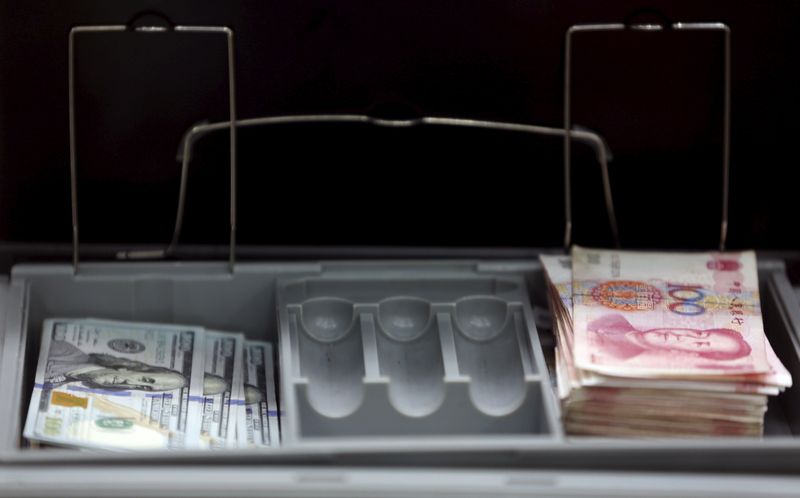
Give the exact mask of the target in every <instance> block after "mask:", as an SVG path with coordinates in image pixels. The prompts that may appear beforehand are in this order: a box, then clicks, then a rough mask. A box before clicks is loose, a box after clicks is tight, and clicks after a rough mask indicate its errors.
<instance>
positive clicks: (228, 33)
mask: <svg viewBox="0 0 800 498" xmlns="http://www.w3.org/2000/svg"><path fill="white" fill-rule="evenodd" d="M128 30H130V31H132V32H135V33H143V34H154V33H156V34H157V33H165V32H169V31H174V32H183V33H212V34H213V33H218V34H224V35H225V37H226V40H227V48H228V50H227V57H228V106H229V121H228V123H229V128H230V244H229V249H228V253H229V254H228V269H229V271H230V272H231V273H232V272H233V271H234V269H235V264H236V161H237V157H236V150H237V147H236V144H237V142H236V124H237V121H236V76H235V72H236V66H235V50H234V40H233V38H234V36H233V30H231V29H230V28H228V27H226V26H175V27H173V28H167V27H163V26H136V27H134V26H128V25H107V26H103V25H99V26H75V27H73V28H72V29H71V30H70V32H69V54H68V57H69V76H68V77H69V134H70V137H69V138H70V142H69V146H70V187H71V195H72V245H73V250H72V253H73V254H72V265H73V271H74V273H75V274H77V273H78V271H79V268H80V248H79V238H78V234H79V229H78V226H79V224H78V187H77V177H78V175H77V144H76V125H75V112H76V108H75V35H76V34H78V33H108V32H122V31H128ZM185 173H186V172H185V171H182V172H181V192H180V195H179V201H178V204H179V205H178V217H177V222H176V223H178V224H177V226H176V233H177V232H178V231H179V230H180V224H179V223H180V220H182V218H183V204H184V200H185V184H186V178H185ZM174 242H175V236H173V243H174ZM173 243H170V246H169V247H168V248H167V251H164V250H146V251H124V252H120V253H118V254H117V257H118V258H120V259H150V258H154V257H164V256H165V254H166V253H167V252H168V251H169V250H170V248H172V246H173Z"/></svg>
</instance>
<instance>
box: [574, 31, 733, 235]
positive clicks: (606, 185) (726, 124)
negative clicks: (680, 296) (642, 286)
mask: <svg viewBox="0 0 800 498" xmlns="http://www.w3.org/2000/svg"><path fill="white" fill-rule="evenodd" d="M668 28H671V29H673V30H680V31H722V32H723V33H724V35H725V54H724V58H725V61H724V83H723V85H724V89H723V92H724V96H723V98H724V104H723V106H724V110H723V117H722V119H723V140H722V142H723V143H722V216H721V218H722V219H721V222H720V239H719V248H720V250H724V249H725V242H726V240H727V236H728V206H729V197H730V121H731V69H730V66H731V62H730V59H731V36H730V35H731V31H730V28H729V27H728V26H727V25H726V24H724V23H721V22H700V23H682V22H676V23H672V24H666V25H662V24H623V23H613V24H578V25H574V26H570V28H569V29H567V33H566V40H565V55H564V194H565V195H564V198H565V201H564V202H565V203H566V205H565V206H564V211H565V213H567V227H566V234H565V236H564V247H565V249H569V245H570V242H571V235H572V233H571V231H572V225H571V223H572V206H571V195H570V190H571V181H570V179H571V169H572V157H571V150H570V149H571V137H572V136H574V134H575V131H574V130H573V131H571V132H570V131H569V130H570V129H571V127H572V102H571V100H572V97H571V87H572V81H571V77H572V75H571V70H572V69H571V68H572V37H573V35H574V34H575V33H580V32H609V31H624V30H636V31H645V32H661V31H664V30H665V29H668ZM603 175H604V177H603V189H604V192H605V202H606V209H607V211H608V216H609V223H610V224H611V230H612V233H613V234H614V239H615V241H616V244H617V246H619V230H618V226H617V221H616V215H615V212H614V204H613V199H612V196H611V182H610V179H609V178H608V177H607V176H608V171H607V169H604V170H603Z"/></svg>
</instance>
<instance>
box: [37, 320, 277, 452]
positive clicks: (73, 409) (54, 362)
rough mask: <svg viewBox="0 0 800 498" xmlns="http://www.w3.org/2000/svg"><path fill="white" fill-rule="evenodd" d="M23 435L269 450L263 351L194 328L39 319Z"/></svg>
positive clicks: (270, 419)
mask: <svg viewBox="0 0 800 498" xmlns="http://www.w3.org/2000/svg"><path fill="white" fill-rule="evenodd" d="M24 435H25V437H26V438H28V439H29V440H30V441H31V442H32V444H34V445H36V444H38V443H47V444H52V445H59V446H72V447H83V448H100V449H111V450H153V449H184V448H186V449H212V450H217V449H224V448H252V447H269V446H277V445H278V444H279V438H280V433H279V429H278V413H277V406H276V398H275V382H274V372H273V360H272V347H271V345H270V344H269V343H265V342H254V341H248V340H246V339H245V337H244V335H242V334H236V333H227V332H216V331H212V330H206V329H204V328H202V327H192V326H182V325H161V324H149V323H134V322H119V321H109V320H96V319H80V320H79V319H51V320H45V322H44V330H43V332H42V339H41V347H40V352H39V363H38V366H37V369H36V378H35V384H34V388H33V395H32V397H31V404H30V408H29V409H28V417H27V420H26V424H25V430H24Z"/></svg>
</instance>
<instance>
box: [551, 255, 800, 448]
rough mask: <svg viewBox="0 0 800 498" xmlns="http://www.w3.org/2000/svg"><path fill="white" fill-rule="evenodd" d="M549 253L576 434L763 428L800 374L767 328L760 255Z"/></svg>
mask: <svg viewBox="0 0 800 498" xmlns="http://www.w3.org/2000/svg"><path fill="white" fill-rule="evenodd" d="M541 259H542V264H543V266H544V269H545V273H546V276H547V279H548V284H549V292H550V295H549V298H550V306H551V311H552V315H553V326H554V331H555V336H556V344H557V347H556V377H557V384H558V394H559V397H560V399H561V403H562V412H563V417H564V424H565V430H566V432H567V433H568V434H582V435H599V436H612V437H613V436H619V437H640V436H643V437H675V436H681V437H692V436H760V435H761V434H763V427H764V414H765V413H766V410H767V397H768V396H775V395H777V394H778V393H780V392H781V391H782V390H783V389H784V388H786V387H789V386H791V384H792V378H791V376H790V374H789V372H788V371H787V370H786V368H785V367H784V366H783V365H782V364H781V362H780V360H779V359H778V357H777V356H776V355H775V352H774V351H773V350H772V347H771V346H770V344H769V341H768V340H767V337H766V336H765V334H764V325H763V322H762V319H761V307H760V303H759V294H758V276H757V272H756V258H755V253H753V252H741V253H692V254H665V253H643V252H642V253H639V252H625V251H611V250H593V249H583V248H579V247H575V248H573V250H572V255H571V257H569V256H562V257H558V256H542V258H541Z"/></svg>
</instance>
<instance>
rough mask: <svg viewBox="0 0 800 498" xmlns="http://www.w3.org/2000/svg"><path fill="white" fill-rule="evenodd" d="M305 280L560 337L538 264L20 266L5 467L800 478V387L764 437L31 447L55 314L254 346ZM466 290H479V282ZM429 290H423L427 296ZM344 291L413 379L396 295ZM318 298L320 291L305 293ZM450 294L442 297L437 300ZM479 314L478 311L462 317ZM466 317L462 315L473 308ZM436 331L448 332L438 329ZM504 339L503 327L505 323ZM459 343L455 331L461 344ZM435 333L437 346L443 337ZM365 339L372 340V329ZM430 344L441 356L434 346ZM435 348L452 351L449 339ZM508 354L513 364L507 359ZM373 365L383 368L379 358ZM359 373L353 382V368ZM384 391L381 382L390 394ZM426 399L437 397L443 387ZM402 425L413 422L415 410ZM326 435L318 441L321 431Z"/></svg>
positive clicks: (777, 279)
mask: <svg viewBox="0 0 800 498" xmlns="http://www.w3.org/2000/svg"><path fill="white" fill-rule="evenodd" d="M759 269H760V279H761V284H762V305H763V313H764V321H765V322H764V323H765V329H766V332H767V335H768V336H769V339H770V342H771V343H772V345H773V346H774V348H775V350H776V352H777V354H778V356H779V357H780V358H781V360H782V361H783V363H784V364H785V365H786V367H787V368H788V369H789V371H790V372H791V373H792V375H793V376H794V378H795V379H800V346H798V335H797V332H798V330H800V307H798V303H797V299H796V297H795V294H794V291H793V289H792V287H791V285H790V283H789V281H788V279H787V277H786V274H785V271H784V269H783V266H782V264H781V263H780V262H770V261H761V262H760V263H759ZM423 275H428V277H427V278H428V280H425V281H424V282H423V283H424V284H425V285H422V286H421V285H420V284H419V283H418V282H417V280H418V279H419V278H420V277H421V276H423ZM436 279H438V280H439V282H440V283H441V282H448V281H449V282H453V281H460V283H459V287H458V288H457V289H456V290H457V292H451V293H450V294H447V293H446V292H445V290H447V287H448V286H447V285H445V286H444V290H442V289H440V288H437V287H436V286H435V285H433V284H432V282H431V280H436ZM298 280H306V281H309V282H311V281H314V280H324V281H326V282H327V281H329V282H346V281H352V282H353V283H358V282H362V283H363V282H364V281H370V280H377V281H385V282H403V281H409V282H410V284H409V285H410V286H409V287H406V288H402V289H400V291H398V289H397V288H394V289H391V292H390V293H389V294H391V296H406V297H417V298H419V299H422V300H424V301H427V302H429V303H430V305H431V310H433V309H434V308H435V309H436V310H437V314H438V313H439V312H442V313H450V314H451V316H453V318H452V324H453V328H455V327H457V322H456V318H455V315H456V314H457V309H456V308H457V305H456V304H455V303H457V302H458V301H459V299H463V298H464V297H465V296H485V297H486V296H491V297H492V298H497V299H501V300H505V301H506V302H507V303H508V309H509V310H523V317H524V321H525V327H523V328H521V329H519V328H518V329H516V331H519V330H522V331H532V330H533V328H532V325H531V324H533V319H532V318H531V316H528V315H527V311H525V310H526V309H529V307H531V306H532V308H533V309H534V310H535V312H534V313H533V316H535V317H537V320H538V321H539V322H538V323H537V326H538V325H539V324H541V325H542V327H541V329H542V330H540V332H541V333H542V334H543V337H544V338H547V337H548V335H549V334H548V331H547V330H544V328H545V327H546V325H547V323H546V322H547V320H546V312H545V310H546V306H547V304H546V287H545V285H544V279H543V275H542V272H541V267H540V266H539V264H538V263H537V262H535V261H530V260H528V261H470V260H459V261H438V262H424V261H415V262H410V261H405V262H404V261H396V262H380V261H376V262H335V263H326V262H323V263H283V264H271V263H252V264H249V263H248V264H237V266H236V271H235V272H234V273H233V274H229V273H228V271H227V267H226V266H225V265H224V264H202V263H109V264H86V265H84V266H83V267H82V271H81V274H80V275H77V276H76V275H74V274H73V272H72V268H71V267H70V266H69V265H26V266H18V267H16V268H15V269H14V270H13V273H12V282H11V289H15V290H13V292H10V293H8V295H7V299H8V303H7V305H6V316H7V318H6V323H5V324H4V325H3V326H4V327H5V330H4V333H3V351H2V356H0V362H1V363H0V397H1V399H2V400H3V403H0V424H3V425H2V426H3V427H4V428H6V429H7V430H6V431H0V435H2V436H1V437H0V464H2V467H3V468H4V469H7V468H14V467H16V468H23V467H25V466H38V468H39V469H41V470H42V471H43V472H47V471H49V470H53V471H55V470H57V469H66V468H70V469H79V468H80V469H81V470H80V472H82V474H81V475H83V476H84V477H85V478H86V479H95V478H97V479H101V477H100V474H98V473H103V472H106V473H108V475H109V476H110V478H113V477H114V476H115V475H124V474H127V473H128V472H130V471H133V470H134V469H135V468H137V467H138V466H141V465H150V466H164V468H168V469H170V471H171V475H172V476H173V478H174V479H176V480H177V481H178V482H182V483H190V482H191V481H192V479H193V478H192V476H193V475H194V474H196V472H197V469H198V467H197V466H198V465H201V466H213V465H224V466H232V467H240V468H244V467H253V466H254V467H255V468H263V467H264V466H268V467H271V468H272V467H274V466H282V467H285V468H290V469H296V470H298V471H300V470H302V469H313V468H317V467H319V466H325V467H326V468H327V469H328V470H330V471H331V472H332V473H334V474H336V472H337V471H336V470H335V469H336V468H341V469H344V468H346V467H352V466H381V467H392V468H398V467H415V468H421V467H434V466H435V467H443V466H447V467H470V468H472V469H485V470H487V471H488V469H494V470H496V471H497V472H502V471H505V470H508V469H520V470H521V469H539V470H544V469H549V470H553V471H554V470H558V471H559V472H560V471H564V470H567V469H573V470H588V469H592V470H610V471H613V472H619V471H620V470H621V469H625V470H628V471H634V470H639V471H659V472H667V471H682V472H739V473H742V472H744V473H760V472H769V473H773V474H774V473H784V474H788V473H792V474H797V473H800V439H798V438H797V437H796V435H797V434H800V387H798V386H797V385H796V386H795V387H792V388H791V389H788V390H786V391H785V392H784V393H782V394H781V395H780V396H778V397H776V398H774V399H773V400H771V402H770V406H769V411H768V412H767V419H766V421H765V427H766V436H765V437H764V439H744V438H727V439H726V438H720V439H670V440H605V439H592V438H575V437H558V436H554V435H553V433H551V432H547V433H537V432H536V431H535V430H533V431H529V432H526V433H520V432H515V433H514V434H507V433H502V432H490V431H487V432H483V431H482V430H480V431H476V432H474V433H469V434H464V433H462V434H457V435H454V434H449V435H448V434H443V433H442V432H444V431H441V428H439V429H440V432H439V433H436V434H433V433H428V434H425V433H423V432H422V431H417V435H416V436H408V437H390V436H389V435H387V434H385V433H384V434H378V435H374V432H377V431H376V430H374V429H372V430H373V431H374V432H373V433H370V434H366V435H355V432H357V431H356V429H354V428H352V427H351V429H350V430H351V435H348V436H346V437H345V436H337V437H329V436H327V435H325V436H324V437H304V438H303V439H302V441H301V442H298V443H292V444H287V445H285V446H284V447H281V448H277V449H267V450H235V451H231V452H225V454H221V453H214V452H197V451H186V452H142V453H97V452H90V451H75V450H58V449H49V450H44V451H43V450H32V449H27V448H26V445H25V443H24V441H21V439H20V438H19V434H20V427H19V421H20V420H21V418H22V417H23V416H24V415H25V413H26V412H27V408H28V400H29V397H30V393H31V389H32V385H31V382H32V377H33V372H34V369H35V364H36V359H37V357H38V351H39V344H38V343H39V339H40V334H41V325H42V320H43V319H44V318H46V317H50V316H56V315H59V316H78V317H83V316H89V315H94V316H100V317H104V318H113V319H123V320H147V321H164V322H175V323H197V324H202V325H205V326H207V327H214V328H220V329H223V330H225V329H233V330H242V331H244V332H245V333H246V334H247V336H248V337H250V338H253V339H261V340H269V341H273V342H276V341H277V339H278V331H279V327H278V323H279V320H278V316H277V314H276V310H277V308H278V302H277V297H276V292H275V291H276V284H277V282H278V281H281V282H282V283H283V282H289V281H298ZM468 281H472V282H477V283H476V284H472V283H470V284H468ZM523 281H524V282H525V284H526V286H527V289H528V291H527V292H528V297H529V298H530V302H529V303H527V304H525V303H522V302H521V300H522V299H523V297H522V296H524V294H523V292H524V288H520V289H512V288H509V287H507V286H506V285H505V282H513V283H518V282H523ZM481 282H483V283H481ZM487 282H488V283H487ZM501 283H502V285H501ZM448 285H449V284H448ZM464 285H468V286H471V285H476V286H477V287H468V288H467V290H466V291H465V290H464V289H465V287H464ZM301 287H302V286H301ZM420 287H424V289H422V290H420ZM335 288H336V289H338V291H342V292H344V295H341V296H332V297H339V298H340V299H346V300H347V301H350V302H352V303H354V304H353V313H354V314H355V313H356V311H357V310H356V308H358V312H359V313H361V311H362V310H370V311H368V312H369V313H372V314H373V320H374V324H375V327H376V334H375V341H376V342H375V349H374V350H375V351H378V355H377V366H378V372H380V374H381V376H388V375H392V376H397V375H399V374H398V373H397V372H398V371H400V372H402V369H399V370H393V369H392V368H389V369H386V372H383V371H382V370H381V368H384V366H385V363H386V361H387V358H388V359H392V358H394V359H395V360H396V359H398V358H401V357H402V356H401V353H398V352H397V351H396V350H392V349H391V348H384V349H383V350H382V349H381V346H379V345H378V342H377V341H378V340H379V339H378V337H380V336H379V335H378V330H377V327H380V326H381V325H380V322H379V320H378V318H377V317H375V314H376V313H378V312H379V311H380V310H379V308H380V305H379V304H377V303H380V302H381V301H383V300H385V299H387V298H389V297H391V296H389V295H386V296H383V295H379V294H377V293H376V292H373V291H370V292H369V293H367V295H364V294H363V289H361V290H359V288H358V286H355V285H354V286H353V287H352V289H350V290H347V289H345V288H344V286H343V285H342V284H337V286H336V287H335ZM309 289H311V290H312V291H313V292H311V293H308V290H309ZM314 289H315V288H314V287H308V288H305V290H302V289H301V290H302V292H301V291H297V293H296V294H295V295H293V296H291V295H287V296H288V297H291V299H292V300H294V301H296V302H297V303H298V304H300V303H302V302H303V301H305V300H306V299H314V298H320V297H325V296H328V297H331V296H330V292H328V289H324V291H325V292H321V293H320V294H317V291H316V290H314ZM290 290H291V289H290ZM412 290H413V291H419V293H421V295H420V296H413V294H414V293H413V292H412ZM450 290H452V289H450ZM450 290H447V292H450ZM345 291H347V292H350V293H349V294H348V293H347V292H345ZM439 292H441V294H437V293H439ZM518 292H519V293H518ZM26 296H28V297H27V298H26ZM403 302H405V301H399V304H398V302H395V301H389V303H390V304H384V310H383V311H384V315H385V316H387V317H391V316H392V313H393V311H396V310H397V309H401V308H402V309H405V311H404V313H406V314H410V315H414V309H415V308H416V307H417V306H419V307H420V309H423V313H422V314H424V308H423V307H422V306H421V305H419V304H410V302H409V303H408V304H403ZM487 302H488V301H487ZM492 302H494V301H492ZM463 306H464V305H462V307H463ZM334 308H335V306H334ZM468 308H469V306H468V307H467V308H464V309H468ZM431 313H433V311H431ZM462 313H465V312H464V311H463V309H462ZM384 321H386V320H384ZM360 325H361V321H360V320H359V326H360ZM430 326H431V327H432V328H431V329H430V330H435V327H434V322H433V321H431V325H430ZM436 326H437V327H438V321H437V322H436ZM526 327H527V328H526ZM387 328H389V329H390V332H391V333H392V334H394V335H395V336H400V331H399V330H391V325H387ZM500 329H501V330H505V329H503V328H502V327H500ZM473 332H474V331H473ZM426 333H427V332H424V333H423V334H422V335H421V336H420V338H419V339H418V340H419V341H421V342H420V344H421V343H424V341H425V337H427V336H425V334H426ZM437 333H438V330H437ZM455 333H456V332H455V331H454V344H455ZM432 335H433V336H434V337H436V335H435V334H432ZM501 335H502V332H501ZM523 335H525V334H523ZM423 336H425V337H423ZM360 337H361V340H362V343H363V333H362V334H361V336H360ZM388 337H389V336H387V339H388ZM401 337H403V336H401ZM465 337H466V336H465ZM517 337H519V335H518V336H517ZM397 342H399V343H400V344H399V346H398V347H405V346H407V345H408V344H410V343H403V342H402V341H397ZM430 344H431V345H432V347H433V348H434V349H435V348H436V343H435V341H431V342H430ZM541 344H542V345H543V346H545V347H550V346H547V344H549V341H542V342H541ZM438 346H439V347H441V339H439V343H438ZM26 350H27V353H26ZM517 351H518V350H517ZM361 355H362V356H360V357H358V359H359V362H357V363H356V366H350V367H349V368H351V369H353V370H354V371H356V372H359V371H360V368H361V366H360V364H363V365H364V366H363V368H364V372H365V374H366V372H367V369H368V368H370V369H371V371H372V372H373V373H374V371H375V362H374V361H373V363H372V364H371V365H372V366H371V367H368V366H367V363H365V362H364V361H363V348H362V349H361ZM458 355H459V352H458V351H456V355H455V356H456V362H455V364H456V365H457V366H458V368H459V373H464V372H462V371H461V369H462V368H463V365H468V364H469V355H465V356H464V357H465V358H467V360H466V361H464V362H460V360H461V358H459V356H458ZM490 356H491V355H490ZM497 356H502V357H505V356H503V355H501V354H500V353H498V354H497ZM372 358H373V360H375V358H376V356H372ZM442 358H444V357H442ZM520 358H521V357H520ZM381 359H383V365H382V363H381ZM509 360H510V363H511V366H508V367H506V368H507V371H509V372H517V374H518V372H519V368H518V367H516V366H514V365H515V361H516V360H515V359H513V358H510V359H509ZM520 361H521V360H520ZM437 363H438V365H437ZM453 364H454V363H453V362H450V363H447V362H446V361H445V360H444V359H442V361H441V362H434V366H433V367H431V369H430V370H428V369H422V371H421V372H419V373H417V374H418V375H426V376H428V375H430V376H431V377H432V376H433V372H437V371H438V369H439V368H441V370H442V371H444V369H445V368H450V367H452V365H453ZM447 365H450V367H447ZM401 366H402V365H401ZM531 367H532V372H534V373H533V375H534V376H535V375H541V374H542V373H544V370H542V369H541V364H540V360H539V359H538V358H536V353H535V350H534V361H533V362H532V364H531ZM393 368H397V367H393ZM351 375H354V374H352V372H351ZM515 375H516V374H515ZM426 386H427V384H426ZM383 387H384V386H383V385H382V386H381V388H383ZM429 389H430V390H431V391H433V389H432V388H429ZM426 392H428V391H426ZM431 405H432V402H431ZM407 406H408V405H406V404H403V403H402V402H401V404H400V407H401V409H404V410H407V409H408V408H407ZM326 408H327V407H326ZM398 413H402V412H398ZM456 415H459V414H456ZM394 416H395V417H399V416H397V415H394ZM403 418H407V419H413V417H412V416H411V415H409V414H408V413H405V414H404V415H403ZM520 419H521V417H520ZM412 421H413V420H406V422H404V423H407V424H410V422H412ZM453 423H456V422H453ZM459 423H460V422H459ZM516 423H518V424H520V425H518V426H517V427H516V428H515V431H520V430H521V429H520V428H521V427H523V426H522V425H521V424H522V422H519V420H518V421H517V422H516ZM379 425H380V422H379V421H376V422H375V427H377V426H379ZM316 427H317V430H318V431H321V429H322V428H321V426H316ZM528 428H530V426H529V427H528ZM330 430H331V431H332V430H333V429H330ZM548 431H549V428H548ZM341 475H344V473H342V474H341ZM254 482H255V481H254ZM34 484H35V483H34ZM34 487H35V486H34ZM658 487H659V483H658V482H655V481H654V488H658ZM640 495H641V494H640ZM648 496H650V495H648ZM656 496H657V495H656Z"/></svg>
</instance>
